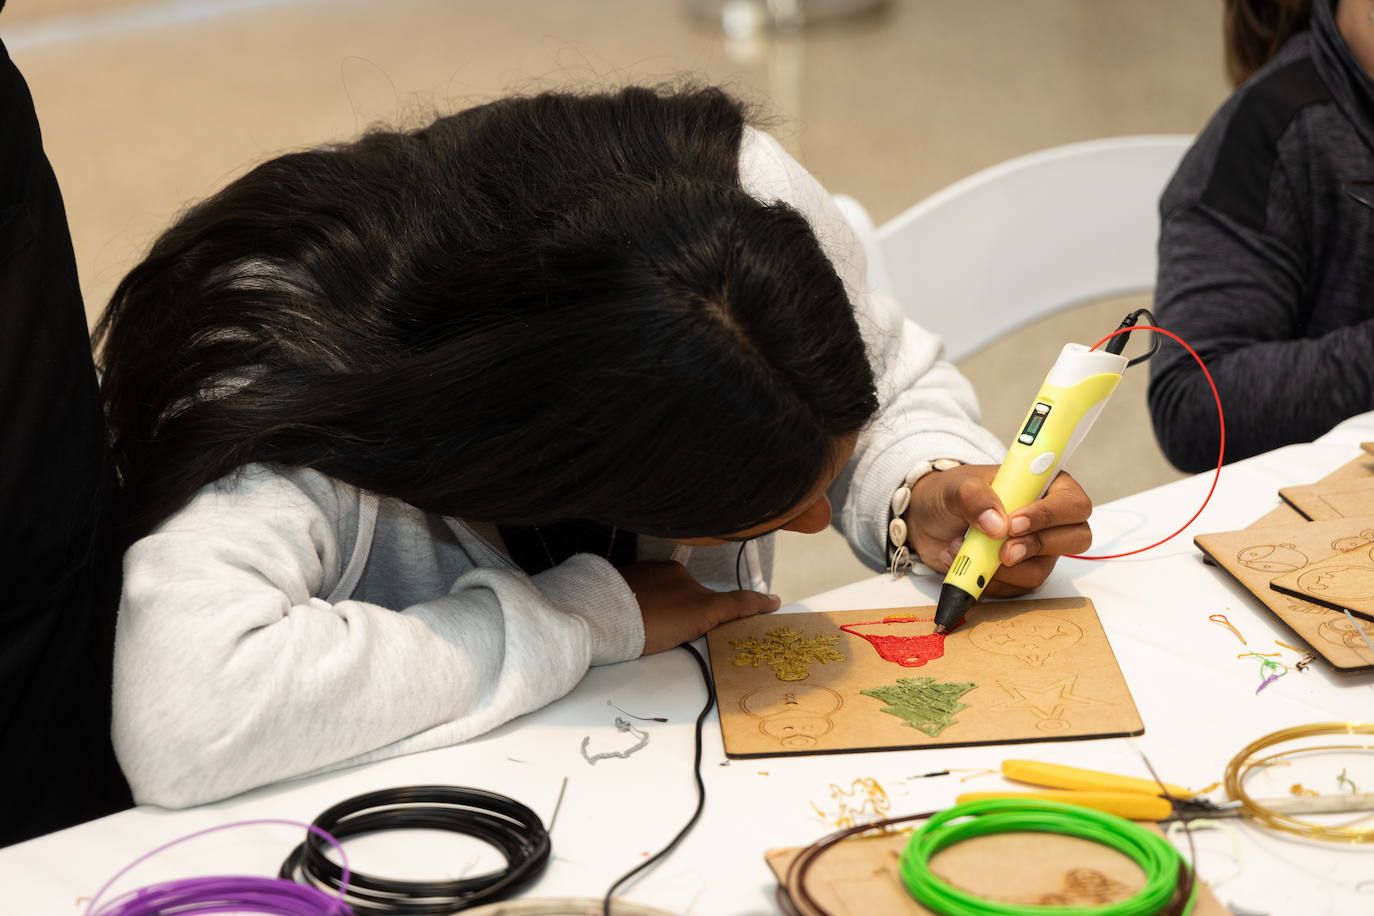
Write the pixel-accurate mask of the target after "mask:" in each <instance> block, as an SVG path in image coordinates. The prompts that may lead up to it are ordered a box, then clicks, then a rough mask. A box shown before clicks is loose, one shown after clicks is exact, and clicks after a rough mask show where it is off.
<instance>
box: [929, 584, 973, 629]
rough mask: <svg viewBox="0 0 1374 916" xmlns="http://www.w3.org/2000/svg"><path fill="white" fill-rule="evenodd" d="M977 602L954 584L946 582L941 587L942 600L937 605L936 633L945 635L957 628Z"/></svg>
mask: <svg viewBox="0 0 1374 916" xmlns="http://www.w3.org/2000/svg"><path fill="white" fill-rule="evenodd" d="M976 600H977V599H976V598H974V597H973V596H972V595H970V594H969V593H968V592H966V591H964V590H963V589H962V588H960V587H959V586H957V585H954V584H952V583H949V582H946V583H945V584H944V585H942V586H940V600H939V602H938V603H937V604H936V605H935V632H937V633H944V632H945V631H947V630H952V629H954V628H955V627H957V626H958V625H959V621H961V620H963V619H964V614H965V613H966V612H967V611H968V609H969V608H971V607H973V602H974V601H976Z"/></svg>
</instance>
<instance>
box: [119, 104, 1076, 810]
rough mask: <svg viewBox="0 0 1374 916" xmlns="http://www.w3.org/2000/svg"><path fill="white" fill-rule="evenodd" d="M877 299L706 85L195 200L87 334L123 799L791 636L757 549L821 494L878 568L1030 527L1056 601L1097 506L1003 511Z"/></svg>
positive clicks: (788, 171)
mask: <svg viewBox="0 0 1374 916" xmlns="http://www.w3.org/2000/svg"><path fill="white" fill-rule="evenodd" d="M864 272H865V261H864V253H863V251H862V249H861V247H860V245H859V243H858V241H857V239H856V238H855V236H854V234H853V232H852V231H851V230H850V228H849V227H848V226H847V225H846V224H845V222H844V220H843V218H842V217H841V216H840V214H839V211H838V210H837V209H836V208H835V206H834V203H833V201H832V200H831V199H830V197H829V196H828V195H827V194H826V193H825V191H824V190H823V189H822V188H821V186H820V185H819V184H818V183H817V182H816V181H815V179H814V178H812V177H811V176H810V175H808V174H807V173H806V172H805V170H803V169H802V168H801V166H799V165H798V164H797V163H796V162H795V161H794V160H793V159H791V157H789V156H788V155H787V154H786V153H785V152H784V151H783V150H782V148H781V147H780V146H779V145H778V144H777V143H776V141H774V140H773V139H772V138H771V137H769V136H768V135H767V134H764V133H762V132H759V131H757V130H754V129H752V128H750V127H748V126H747V125H746V123H745V117H744V113H743V111H742V108H741V106H740V104H739V103H738V102H736V101H735V100H733V99H731V98H730V97H729V96H727V95H726V94H724V93H722V92H720V91H718V90H714V89H705V90H653V89H645V88H630V89H625V90H623V91H620V92H615V93H605V94H590V95H576V94H566V93H547V94H543V95H537V96H533V97H521V98H509V99H505V100H502V101H498V102H494V103H491V104H487V105H482V106H479V107H476V108H472V109H469V110H467V111H463V112H461V113H459V114H456V115H453V116H450V117H444V118H440V119H438V120H437V121H435V122H434V123H433V124H431V125H429V126H427V127H425V128H423V129H420V130H416V131H412V132H377V133H372V134H369V135H367V136H365V137H363V138H362V139H360V140H358V141H357V142H355V143H351V144H348V145H343V146H334V147H324V148H320V149H316V150H311V151H307V152H301V153H295V154H291V155H286V156H282V157H280V158H278V159H274V160H272V161H269V162H267V163H265V164H263V165H261V166H259V167H257V168H256V169H254V170H253V171H251V172H249V173H248V174H247V175H245V176H244V177H243V178H240V179H239V180H237V181H235V182H233V183H232V184H230V185H229V186H228V187H227V188H225V189H224V190H223V191H221V192H220V193H218V194H216V195H215V196H214V197H212V198H210V199H209V200H207V201H205V202H203V203H201V204H199V205H198V206H196V207H194V208H192V209H191V210H190V211H188V212H187V213H186V214H185V215H184V216H183V217H182V218H181V219H180V220H179V221H178V222H177V223H176V224H175V225H174V226H172V228H170V229H169V230H167V232H166V233H165V234H164V235H163V236H162V237H161V238H160V239H159V240H158V241H157V242H156V244H155V245H154V246H153V248H152V250H151V252H150V253H149V255H148V257H147V259H146V260H145V261H144V262H143V263H142V264H140V265H139V266H138V267H137V268H135V269H134V270H133V271H132V272H131V273H130V274H129V275H128V276H127V277H126V278H125V279H124V281H123V282H122V283H121V284H120V286H119V288H118V289H117V291H116V293H115V295H114V298H113V301H112V302H111V305H110V307H109V309H108V311H107V312H106V313H105V315H104V317H103V319H102V321H101V323H100V325H99V327H98V328H97V331H96V337H97V340H98V341H99V342H100V343H102V344H103V351H102V362H103V367H104V382H103V384H104V393H105V397H106V403H107V408H108V412H109V418H110V423H111V426H112V430H113V449H114V455H115V460H116V462H117V465H118V468H119V471H120V475H121V483H122V488H123V490H122V492H123V497H122V498H123V506H122V511H121V514H120V518H121V521H122V523H123V533H124V537H125V538H126V539H127V540H128V541H129V542H130V543H131V544H132V546H131V547H130V549H129V550H128V552H127V554H126V558H125V582H124V592H123V601H122V605H121V610H120V619H119V627H118V633H117V637H116V656H115V707H114V720H115V726H114V734H115V745H116V750H117V752H118V754H119V757H120V762H121V764H122V765H123V767H124V769H125V773H126V775H127V776H128V777H129V780H130V783H131V785H132V787H133V789H134V792H135V797H136V798H137V799H138V800H139V801H141V802H151V803H157V804H163V805H170V806H180V805H188V804H196V803H199V802H203V801H207V800H210V799H214V798H219V797H222V796H225V795H229V794H232V793H235V792H238V791H241V790H244V789H247V788H250V787H253V786H256V785H260V784H262V783H265V782H269V781H272V780H277V779H282V778H285V777H288V776H294V775H298V774H302V773H307V772H314V771H319V770H322V769H328V768H333V767H337V766H340V765H346V764H351V763H357V762H361V761H365V760H374V759H378V758H381V757H386V756H390V755H395V754H401V753H406V752H411V751H416V750H421V749H425V748H430V747H435V746H439V745H444V744H449V743H453V742H457V741H461V740H464V739H466V738H468V737H471V736H473V735H476V734H479V733H481V732H483V731H486V730H488V729H490V728H493V727H495V726H496V725H499V724H500V723H502V722H505V721H507V720H509V719H511V718H513V717H515V716H518V715H520V714H522V713H524V712H527V711H529V710H532V709H535V708H538V707H539V706H542V705H544V704H546V703H548V702H550V701H552V700H554V699H556V698H557V697H559V696H562V695H563V694H564V693H566V692H567V691H568V690H570V689H571V688H572V687H573V686H574V685H575V684H576V683H577V681H578V680H579V679H580V678H581V677H582V675H583V674H584V673H585V672H586V670H587V667H588V665H595V664H605V663H610V662H616V661H621V660H625V659H630V658H635V657H637V656H639V655H641V654H645V653H649V652H656V651H662V650H665V649H668V648H671V647H673V646H675V645H677V644H679V643H681V642H683V641H686V640H690V639H694V638H696V637H698V636H700V635H701V634H702V633H704V632H706V631H707V630H709V629H710V628H711V627H713V626H715V625H717V624H719V623H721V622H723V621H725V620H728V619H732V618H735V617H740V616H746V615H750V614H754V613H759V612H764V611H769V610H773V609H775V608H776V607H777V606H778V600H777V598H776V597H774V596H770V595H768V594H766V593H764V590H766V582H767V577H768V573H769V568H770V566H771V546H770V544H771V539H769V538H761V537H760V536H761V535H766V534H767V533H769V532H771V531H774V530H776V529H779V528H787V529H792V530H799V531H815V530H819V529H821V528H823V527H825V526H826V525H827V524H829V522H830V516H831V505H832V501H833V504H834V505H835V506H836V507H837V508H838V523H839V524H840V526H841V527H842V528H843V529H844V530H845V531H846V533H847V534H848V536H849V538H850V540H851V542H852V543H853V544H854V546H855V548H856V549H857V550H858V551H859V552H860V553H861V554H862V555H864V556H865V557H867V558H868V559H869V560H870V561H871V562H872V563H873V564H874V566H875V567H882V566H883V565H885V564H886V563H887V562H888V556H887V555H888V549H889V540H890V538H891V534H890V533H891V532H896V533H898V534H901V535H902V536H903V537H902V539H903V540H904V541H906V542H907V544H909V546H910V548H911V550H912V551H914V552H915V553H916V554H917V555H918V556H919V557H920V558H921V559H923V560H924V561H926V562H927V563H929V564H931V565H934V566H936V567H939V566H940V565H942V564H943V563H947V562H948V558H949V556H950V554H949V549H950V546H951V544H952V542H953V541H954V539H956V538H957V537H958V536H959V535H961V534H962V533H963V532H964V530H965V528H966V527H967V526H968V524H969V523H970V521H974V522H976V523H977V524H979V525H980V527H983V528H984V529H986V530H988V531H989V533H992V534H994V535H1003V534H1007V533H1008V532H1010V533H1011V534H1013V535H1014V536H1013V537H1012V538H1010V539H1009V540H1008V541H1007V546H1006V548H1005V550H1004V562H1005V564H1006V565H1005V567H1004V569H1003V572H1002V574H1001V575H1002V580H1003V581H1001V582H999V583H994V587H993V588H992V590H991V593H992V594H998V593H1002V594H1011V593H1015V592H1018V591H1024V590H1025V589H1026V588H1030V587H1033V586H1035V585H1037V584H1039V583H1040V582H1041V581H1043V579H1044V578H1045V576H1046V575H1047V574H1048V573H1049V570H1050V568H1051V567H1052V566H1053V564H1054V561H1055V559H1056V558H1057V556H1058V555H1060V554H1063V553H1066V552H1072V551H1075V550H1081V549H1083V548H1086V547H1087V546H1088V542H1089V541H1090V535H1089V533H1088V530H1087V525H1086V518H1087V514H1088V511H1089V508H1090V507H1089V504H1088V500H1087V498H1086V496H1084V495H1083V493H1082V491H1081V490H1080V489H1079V488H1078V487H1077V485H1076V484H1074V483H1073V482H1072V481H1071V480H1069V479H1068V478H1067V477H1061V478H1060V480H1059V481H1057V482H1056V484H1055V485H1054V486H1053V487H1052V488H1051V490H1050V492H1049V493H1047V495H1046V497H1045V499H1043V500H1040V501H1039V502H1037V503H1034V504H1032V505H1031V506H1029V507H1027V508H1026V509H1023V510H1021V511H1019V512H1018V513H1016V514H1015V516H1013V517H1012V518H1008V517H1007V515H1006V514H1005V513H1004V512H1003V511H1002V509H1001V506H1000V503H999V502H998V501H997V498H996V496H995V495H994V494H993V493H992V490H991V488H990V487H989V485H988V484H989V481H990V480H991V476H992V472H993V470H994V468H992V467H991V465H992V464H993V463H994V462H996V461H997V460H998V458H999V456H1000V454H1001V449H1000V447H999V445H998V443H997V441H996V440H995V439H994V438H993V437H992V436H991V435H990V434H989V433H987V432H986V431H985V430H983V429H982V428H981V427H979V426H978V425H977V422H976V410H977V407H976V402H975V400H974V397H973V393H972V390H971V389H970V387H969V386H968V384H967V382H966V381H965V380H964V379H963V378H962V377H961V376H959V375H958V373H957V372H956V371H955V370H954V369H953V367H951V366H950V365H949V364H947V363H945V362H942V361H941V360H940V346H939V342H938V341H937V340H936V339H935V338H933V337H932V336H930V335H929V334H927V333H925V332H924V331H922V330H920V329H919V328H918V327H916V326H915V325H913V324H911V323H910V322H908V321H905V320H904V319H903V317H902V314H901V311H900V309H899V308H898V307H897V306H896V304H895V303H892V302H889V301H886V300H883V299H879V298H876V297H874V296H871V295H869V294H868V292H867V291H866V290H865V288H864V284H863V277H864ZM937 305H938V304H937ZM937 459H947V461H945V462H942V463H941V466H942V467H943V466H946V465H948V464H953V463H955V462H960V463H961V465H960V466H958V467H954V468H952V469H949V470H944V471H935V472H929V473H926V472H928V471H929V470H930V467H931V464H930V463H931V462H933V461H935V460H937ZM908 479H910V482H911V486H910V488H909V489H910V494H911V495H910V501H909V502H910V504H909V505H902V506H895V505H894V502H893V496H894V493H896V492H897V491H898V490H899V489H902V488H903V484H904V482H905V481H907V480H908ZM894 512H895V513H896V515H897V517H898V518H899V520H900V521H901V522H902V523H904V524H905V526H906V530H905V531H903V530H902V529H901V527H900V526H892V527H890V524H889V523H890V522H891V521H892V518H893V515H894ZM755 538H759V539H758V540H754V539H755ZM733 542H747V543H745V544H744V545H741V544H739V543H733ZM741 550H743V551H744V554H743V556H742V557H741V556H740V551H741ZM942 557H943V559H942ZM737 560H742V561H743V562H742V566H743V573H744V575H747V576H748V578H749V583H750V585H751V586H752V588H751V589H748V590H740V589H737V588H736V566H737ZM344 721H346V722H347V725H346V726H342V725H341V722H344Z"/></svg>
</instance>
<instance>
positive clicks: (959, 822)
mask: <svg viewBox="0 0 1374 916" xmlns="http://www.w3.org/2000/svg"><path fill="white" fill-rule="evenodd" d="M1021 832H1033V833H1059V834H1063V835H1065V836H1073V837H1079V838H1081V839H1085V840H1091V841H1093V842H1096V843H1100V844H1102V845H1103V846H1107V847H1110V848H1111V849H1114V850H1116V851H1117V852H1120V853H1122V854H1123V855H1125V856H1127V857H1128V858H1130V859H1131V861H1133V862H1135V863H1136V864H1137V865H1138V866H1140V868H1141V870H1142V871H1143V872H1145V886H1144V887H1143V888H1141V889H1140V890H1139V891H1138V892H1136V894H1135V895H1133V896H1131V897H1128V898H1126V899H1125V900H1118V901H1115V902H1113V903H1104V904H1097V905H1093V906H1055V905H1048V906H1031V905H1025V904H1015V903H1005V902H1002V901H997V900H989V899H987V898H985V897H979V896H977V895H975V894H971V893H969V892H968V891H964V890H960V889H959V888H957V887H955V886H953V885H952V884H949V883H948V882H946V881H944V880H942V879H940V878H937V877H936V876H935V875H934V873H932V872H931V870H930V860H931V858H933V857H934V856H935V854H936V853H938V852H939V851H940V850H942V849H945V848H947V847H949V846H953V845H954V844H956V843H960V842H963V841H964V840H971V839H973V838H974V837H980V836H988V835H990V834H996V833H1021ZM901 872H902V881H903V883H904V884H906V888H907V891H909V892H910V893H911V896H912V897H914V898H915V899H916V900H917V901H918V902H919V903H920V904H921V905H922V906H924V907H926V908H927V909H929V910H931V911H933V912H935V913H939V914H941V916H1155V914H1159V913H1164V912H1166V911H1168V909H1169V907H1170V904H1171V903H1172V902H1173V901H1174V897H1175V896H1176V894H1177V893H1178V888H1179V880H1180V877H1181V876H1182V875H1184V874H1186V867H1185V866H1184V865H1183V859H1182V857H1181V856H1180V855H1179V854H1178V850H1176V849H1174V847H1173V846H1172V845H1170V844H1169V842H1168V840H1166V839H1164V838H1163V837H1162V836H1159V835H1158V834H1155V833H1151V832H1150V831H1148V830H1146V829H1145V828H1144V827H1141V826H1140V825H1138V824H1135V823H1133V822H1131V821H1128V820H1126V819H1125V818H1120V817H1117V816H1116V815H1113V814H1104V813H1102V812H1100V811H1094V810H1092V809H1091V808H1081V807H1079V806H1078V805H1066V804H1062V803H1060V802H1052V801H1042V800H1039V799H1025V800H1021V799H989V800H984V801H973V802H965V803H964V804H961V805H955V806H954V807H952V808H950V809H948V810H946V811H942V812H940V813H938V814H936V815H934V816H932V817H931V818H930V819H929V820H927V821H926V822H925V824H923V825H922V826H921V827H920V828H919V829H917V830H916V831H915V832H914V833H913V834H912V835H911V841H910V842H909V843H908V844H907V847H906V849H905V850H903V852H902V856H901ZM1191 883H1192V892H1191V893H1190V894H1189V897H1188V900H1187V901H1186V903H1185V904H1184V906H1183V908H1182V909H1181V910H1180V911H1179V912H1181V913H1182V914H1185V916H1186V914H1188V913H1191V912H1192V910H1193V905H1194V903H1195V902H1196V899H1197V882H1196V881H1194V882H1191Z"/></svg>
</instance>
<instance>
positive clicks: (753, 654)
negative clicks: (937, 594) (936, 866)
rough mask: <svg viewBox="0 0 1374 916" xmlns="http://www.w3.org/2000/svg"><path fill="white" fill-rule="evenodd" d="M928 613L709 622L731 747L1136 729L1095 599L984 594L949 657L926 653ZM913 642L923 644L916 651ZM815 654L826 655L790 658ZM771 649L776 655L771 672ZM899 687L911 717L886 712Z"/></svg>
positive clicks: (779, 749)
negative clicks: (1009, 598) (987, 596)
mask: <svg viewBox="0 0 1374 916" xmlns="http://www.w3.org/2000/svg"><path fill="white" fill-rule="evenodd" d="M934 614H935V609H934V608H933V607H909V608H885V609H879V610H861V611H842V612H829V613H811V614H786V615H763V616H758V617H749V618H746V619H743V620H736V621H732V622H731V623H727V624H725V625H723V626H720V627H717V628H716V629H715V630H712V631H711V633H710V634H709V635H708V636H707V643H708V645H709V647H710V654H711V671H712V675H713V676H714V678H715V682H716V693H717V696H718V698H719V701H720V722H721V732H722V735H723V737H724V740H725V752H726V754H727V755H728V756H730V757H777V756H785V755H789V754H817V753H836V752H844V751H876V750H895V749H903V748H923V747H949V746H955V745H972V744H1003V743H1016V742H1024V741H1050V740H1055V741H1057V740H1063V739H1066V738H1103V737H1118V736H1122V735H1139V734H1141V733H1142V732H1144V730H1145V727H1144V725H1143V724H1142V722H1141V720H1140V714H1139V713H1138V712H1137V711H1136V707H1135V702H1134V701H1133V700H1132V699H1131V693H1130V690H1129V689H1127V687H1126V681H1125V679H1124V678H1123V677H1122V676H1121V669H1120V668H1119V667H1118V665H1117V662H1116V656H1115V655H1114V654H1113V653H1112V648H1111V645H1110V644H1109V643H1108V642H1107V635H1106V633H1104V632H1103V630H1102V624H1101V622H1100V621H1099V620H1098V618H1097V611H1096V610H1095V609H1094V608H1093V605H1092V602H1091V601H1089V600H1087V599H1085V598H1066V599H1041V600H1032V601H999V602H985V603H983V604H980V605H978V607H977V608H976V609H975V611H974V612H973V614H972V615H971V619H970V620H969V621H967V622H966V623H964V624H963V625H962V626H960V627H959V628H957V629H956V630H954V632H952V633H951V634H949V636H948V638H947V639H946V640H945V643H944V647H943V655H941V656H940V657H938V658H929V659H927V656H928V654H929V653H928V651H927V650H928V648H929V640H930V639H931V638H932V637H931V634H932V633H933V631H934V624H933V622H932V621H931V618H932V617H934ZM894 618H895V619H894ZM841 627H848V628H849V629H848V630H842V629H841ZM917 644H924V645H920V647H919V648H916V649H915V650H914V651H913V648H912V647H913V645H917ZM880 648H881V649H882V650H883V651H884V652H886V653H887V654H888V655H889V657H890V660H889V659H885V658H884V657H883V656H882V655H880V654H879V649H880ZM770 653H771V655H770ZM816 656H820V657H828V658H831V659H832V660H831V661H829V662H826V663H820V662H819V661H811V662H809V663H807V664H793V663H795V662H796V660H797V659H798V658H802V659H803V660H804V659H806V658H815V657H816ZM769 657H772V658H775V659H780V661H779V663H778V664H779V668H778V670H775V668H774V667H770V664H769V663H768V661H767V659H768V658H769ZM737 661H738V662H739V663H737ZM752 661H758V664H757V665H753V664H751V663H750V662H752ZM903 661H905V662H906V664H903ZM780 673H781V674H783V675H785V677H783V676H779V675H780ZM799 674H801V675H802V676H800V677H797V675H799ZM903 680H905V681H906V683H905V684H903V683H901V682H902V681H903ZM865 690H877V691H878V692H879V693H880V694H881V695H885V696H884V698H883V699H880V698H879V697H877V696H872V695H866V694H864V693H862V691H865ZM894 694H905V695H906V697H905V698H906V699H908V700H910V701H911V702H912V703H914V705H913V706H903V707H902V708H904V709H906V710H907V715H909V716H911V718H912V719H913V721H914V722H915V723H916V724H913V725H908V724H907V721H906V719H905V718H904V717H903V716H899V715H896V714H893V713H889V712H886V711H884V710H885V709H887V708H890V704H892V703H893V702H894V700H893V699H892V697H893V695H894Z"/></svg>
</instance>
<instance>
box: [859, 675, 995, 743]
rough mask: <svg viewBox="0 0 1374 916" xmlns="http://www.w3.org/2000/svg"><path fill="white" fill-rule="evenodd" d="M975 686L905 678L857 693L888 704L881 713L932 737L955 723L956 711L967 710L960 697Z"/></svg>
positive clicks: (928, 679)
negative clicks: (894, 717)
mask: <svg viewBox="0 0 1374 916" xmlns="http://www.w3.org/2000/svg"><path fill="white" fill-rule="evenodd" d="M977 686H978V685H977V684H951V683H946V682H943V681H937V680H935V678H933V677H904V678H898V679H897V683H895V684H892V685H890V686H884V687H874V688H872V689H871V690H861V691H859V692H860V693H862V694H863V695H864V696H870V697H873V698H874V699H876V700H882V701H883V702H884V703H886V704H887V705H886V706H885V707H883V712H885V713H888V714H889V715H894V716H896V717H897V718H899V719H901V720H902V723H903V724H904V725H906V726H907V727H908V728H914V729H917V730H918V731H923V732H925V733H926V734H927V735H930V737H932V738H934V737H935V736H937V735H939V734H940V732H942V731H944V730H945V729H947V728H949V727H950V726H951V725H953V724H954V714H955V713H956V712H958V711H959V710H961V709H968V704H967V703H960V702H959V698H960V697H962V696H963V695H964V694H966V693H968V692H969V691H970V690H972V689H973V688H975V687H977Z"/></svg>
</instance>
